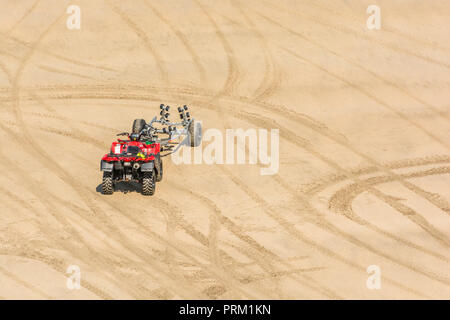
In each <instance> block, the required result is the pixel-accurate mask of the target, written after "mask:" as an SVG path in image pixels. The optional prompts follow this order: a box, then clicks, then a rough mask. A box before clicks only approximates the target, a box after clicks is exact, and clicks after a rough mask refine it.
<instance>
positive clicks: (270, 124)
mask: <svg viewBox="0 0 450 320" xmlns="http://www.w3.org/2000/svg"><path fill="white" fill-rule="evenodd" d="M227 111H228V110H227ZM229 111H233V110H229ZM239 116H242V115H238V117H239ZM246 117H247V118H248V119H250V121H252V120H253V119H252V118H255V117H256V115H249V116H246ZM270 120H271V119H270ZM272 121H273V120H272ZM257 124H258V123H257ZM259 125H261V126H262V127H268V128H269V127H274V126H273V125H272V123H271V121H269V122H268V123H267V120H266V122H265V123H261V122H260V123H259ZM275 127H279V126H277V124H275ZM283 132H285V131H282V136H285V137H286V134H283ZM287 137H288V140H291V141H292V140H293V139H294V138H293V137H295V134H293V133H292V132H291V133H289V135H288V136H287ZM293 141H296V140H295V139H294V140H293ZM297 144H298V141H297ZM300 146H302V144H300ZM394 261H395V259H394ZM412 269H416V268H414V266H412ZM419 270H420V269H419Z"/></svg>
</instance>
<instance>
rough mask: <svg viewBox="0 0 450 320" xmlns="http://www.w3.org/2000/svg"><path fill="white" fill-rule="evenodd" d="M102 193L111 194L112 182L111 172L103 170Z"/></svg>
mask: <svg viewBox="0 0 450 320" xmlns="http://www.w3.org/2000/svg"><path fill="white" fill-rule="evenodd" d="M102 193H103V194H113V193H114V182H113V178H112V172H108V171H103V182H102Z"/></svg>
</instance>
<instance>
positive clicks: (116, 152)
mask: <svg viewBox="0 0 450 320" xmlns="http://www.w3.org/2000/svg"><path fill="white" fill-rule="evenodd" d="M128 146H136V147H138V148H139V149H141V152H142V153H143V154H144V156H145V158H142V157H135V156H129V157H128V156H124V155H123V154H122V153H123V152H124V151H125V150H126V149H127V148H128ZM160 149H161V145H160V144H159V143H151V144H146V143H144V142H141V141H124V140H120V139H118V141H117V142H113V143H112V145H111V150H110V151H111V153H109V154H105V155H104V156H103V158H102V160H104V161H107V162H113V161H121V160H122V161H127V162H130V161H139V162H149V161H152V160H154V159H155V156H154V155H157V154H158V153H159V152H160Z"/></svg>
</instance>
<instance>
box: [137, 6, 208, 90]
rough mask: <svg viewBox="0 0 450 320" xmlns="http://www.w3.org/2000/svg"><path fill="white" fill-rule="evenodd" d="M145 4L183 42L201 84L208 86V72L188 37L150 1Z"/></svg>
mask: <svg viewBox="0 0 450 320" xmlns="http://www.w3.org/2000/svg"><path fill="white" fill-rule="evenodd" d="M143 1H144V4H145V5H146V6H147V7H148V8H150V10H152V12H153V14H154V15H155V16H157V17H158V19H159V20H161V21H162V22H163V23H165V24H166V25H167V26H168V27H169V29H170V30H171V31H172V32H173V34H174V35H175V36H176V37H177V38H178V39H179V40H180V41H181V43H182V44H183V46H184V48H185V49H186V50H187V51H188V52H189V54H190V55H191V57H192V62H193V63H194V65H195V68H196V69H197V72H198V74H199V77H200V82H201V83H202V84H207V78H206V71H205V68H204V67H203V65H202V63H201V60H200V57H199V56H198V54H197V53H196V52H195V50H194V49H193V48H192V46H191V45H190V44H189V40H188V38H187V37H186V35H185V34H184V33H183V32H182V31H181V30H180V29H179V28H177V27H176V25H175V24H173V23H172V22H171V21H170V19H168V18H166V17H165V16H164V15H163V14H162V13H161V12H160V11H159V10H157V9H156V8H155V6H153V5H152V4H150V0H143Z"/></svg>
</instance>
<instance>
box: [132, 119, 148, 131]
mask: <svg viewBox="0 0 450 320" xmlns="http://www.w3.org/2000/svg"><path fill="white" fill-rule="evenodd" d="M144 127H145V120H144V119H135V120H134V121H133V127H132V128H131V133H138V134H139V133H141V131H142V129H144Z"/></svg>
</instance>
